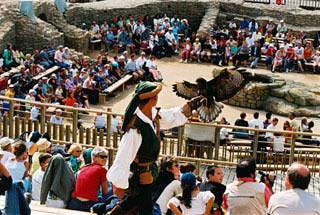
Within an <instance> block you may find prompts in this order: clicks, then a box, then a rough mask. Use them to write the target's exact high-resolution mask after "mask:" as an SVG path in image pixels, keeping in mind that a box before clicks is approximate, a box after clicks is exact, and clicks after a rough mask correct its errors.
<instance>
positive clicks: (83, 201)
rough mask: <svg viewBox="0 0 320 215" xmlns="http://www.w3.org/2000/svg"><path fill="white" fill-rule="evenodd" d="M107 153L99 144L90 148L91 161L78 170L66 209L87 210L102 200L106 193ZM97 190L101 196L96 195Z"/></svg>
mask: <svg viewBox="0 0 320 215" xmlns="http://www.w3.org/2000/svg"><path fill="white" fill-rule="evenodd" d="M107 154H108V153H107V151H106V150H105V149H103V148H102V147H99V146H96V147H95V148H94V149H93V150H92V153H91V156H92V163H91V164H88V165H86V166H84V167H83V168H82V169H81V170H80V172H79V175H78V177H77V180H76V185H75V189H74V191H73V193H72V199H71V201H70V202H69V204H68V207H67V208H68V209H71V210H80V211H88V212H89V211H90V208H91V207H92V206H93V205H94V204H95V203H98V202H104V199H106V194H107V193H108V182H107V178H106V175H107V170H106V168H105V165H106V163H107V159H108V155H107ZM100 188H101V190H100ZM99 190H100V191H101V194H102V196H101V197H100V196H98V192H99ZM99 197H100V200H99Z"/></svg>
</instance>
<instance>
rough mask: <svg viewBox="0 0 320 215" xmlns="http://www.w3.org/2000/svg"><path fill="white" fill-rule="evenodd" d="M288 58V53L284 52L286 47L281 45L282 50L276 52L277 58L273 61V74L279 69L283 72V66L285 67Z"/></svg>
mask: <svg viewBox="0 0 320 215" xmlns="http://www.w3.org/2000/svg"><path fill="white" fill-rule="evenodd" d="M285 56H286V53H285V51H284V46H283V45H281V46H280V49H279V50H278V51H277V52H276V54H275V57H274V59H273V62H272V64H273V66H272V72H275V70H276V69H277V68H279V71H280V72H282V71H283V66H284V58H285Z"/></svg>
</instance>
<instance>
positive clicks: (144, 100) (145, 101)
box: [139, 98, 151, 105]
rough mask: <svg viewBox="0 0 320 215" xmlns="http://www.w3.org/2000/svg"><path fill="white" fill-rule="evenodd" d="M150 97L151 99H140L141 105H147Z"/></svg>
mask: <svg viewBox="0 0 320 215" xmlns="http://www.w3.org/2000/svg"><path fill="white" fill-rule="evenodd" d="M150 99H151V98H147V99H142V100H139V105H145V104H147V103H148V102H149V100H150Z"/></svg>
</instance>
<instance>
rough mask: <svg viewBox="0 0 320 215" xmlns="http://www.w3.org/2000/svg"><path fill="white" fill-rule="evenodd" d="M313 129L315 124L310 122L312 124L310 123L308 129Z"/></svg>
mask: <svg viewBox="0 0 320 215" xmlns="http://www.w3.org/2000/svg"><path fill="white" fill-rule="evenodd" d="M313 127H314V122H313V121H310V122H309V123H308V128H309V129H311V128H313Z"/></svg>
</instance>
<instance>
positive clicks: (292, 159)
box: [289, 135, 296, 165]
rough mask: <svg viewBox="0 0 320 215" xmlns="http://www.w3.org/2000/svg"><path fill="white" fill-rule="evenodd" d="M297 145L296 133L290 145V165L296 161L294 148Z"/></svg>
mask: <svg viewBox="0 0 320 215" xmlns="http://www.w3.org/2000/svg"><path fill="white" fill-rule="evenodd" d="M295 146H296V135H293V136H292V139H291V145H290V157H289V165H291V164H292V163H293V161H294V148H295Z"/></svg>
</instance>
